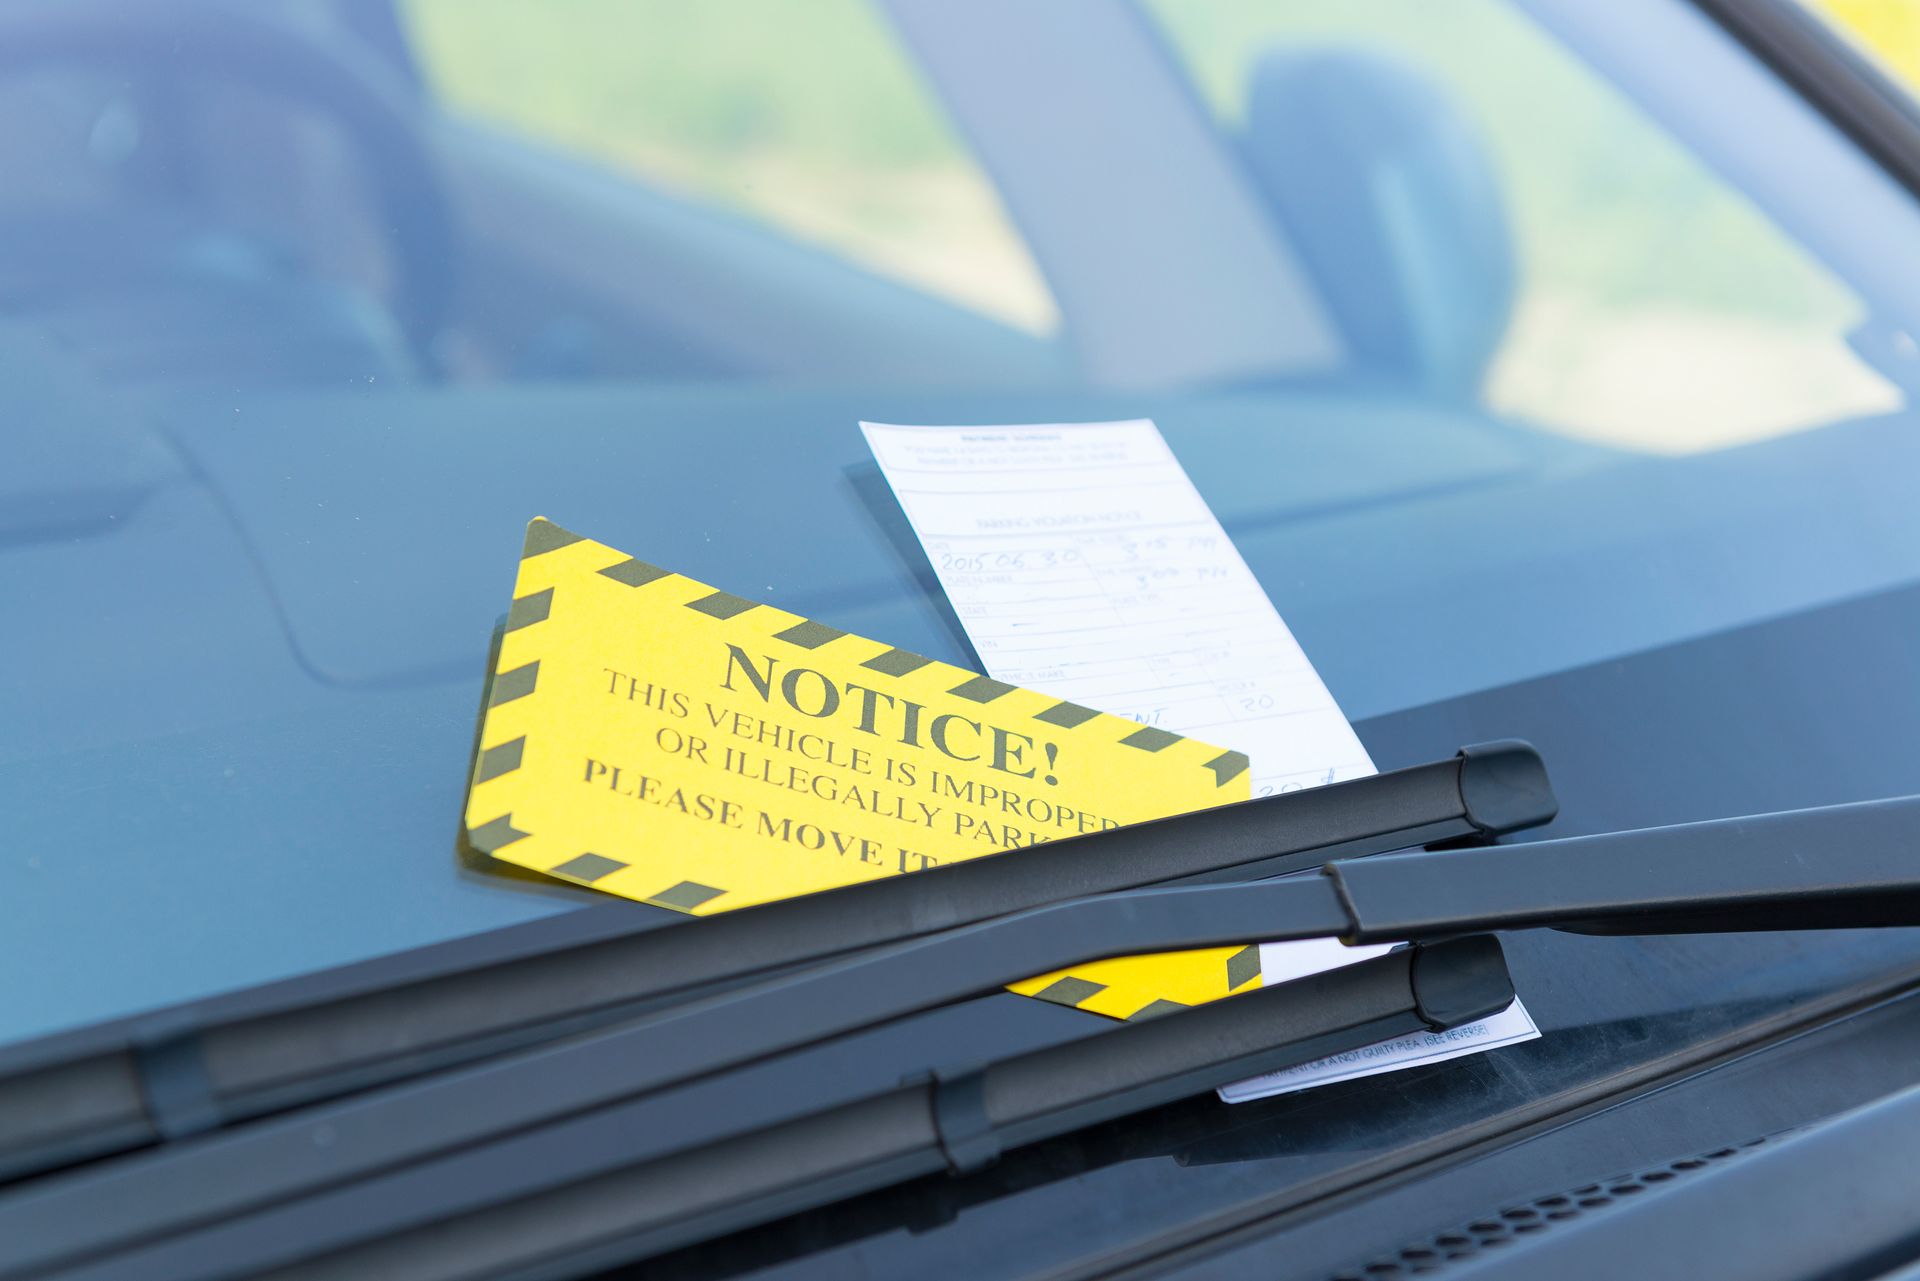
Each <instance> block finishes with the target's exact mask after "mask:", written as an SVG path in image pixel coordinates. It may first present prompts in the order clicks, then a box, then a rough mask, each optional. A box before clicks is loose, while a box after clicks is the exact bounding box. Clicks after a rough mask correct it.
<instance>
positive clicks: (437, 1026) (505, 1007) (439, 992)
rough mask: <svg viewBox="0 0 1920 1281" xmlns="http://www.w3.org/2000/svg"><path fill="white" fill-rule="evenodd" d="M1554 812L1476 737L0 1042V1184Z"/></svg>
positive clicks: (1543, 794) (1522, 748)
mask: <svg viewBox="0 0 1920 1281" xmlns="http://www.w3.org/2000/svg"><path fill="white" fill-rule="evenodd" d="M1555 812H1556V803H1555V801H1554V798H1553V792H1552V789H1551V787H1550V786H1549V785H1548V782H1547V776H1546V771H1545V769H1544V767H1543V766H1542V764H1541V762H1540V758H1539V756H1538V755H1537V754H1536V753H1535V752H1534V750H1533V749H1532V748H1531V747H1529V746H1527V745H1526V744H1524V743H1512V742H1505V743H1492V744H1485V745H1481V746H1477V747H1469V748H1465V749H1463V750H1462V751H1461V752H1460V753H1459V755H1458V756H1456V757H1454V758H1451V759H1448V760H1443V761H1436V762H1433V763H1431V764H1426V765H1418V766H1414V767H1412V768H1409V769H1403V770H1396V771H1393V772H1391V773H1387V774H1380V775H1375V776H1373V777H1370V778H1364V779H1356V780H1353V781H1350V782H1344V783H1337V784H1333V785H1331V786H1328V787H1322V788H1317V789H1313V790H1309V791H1302V792H1295V793H1290V794H1287V795H1284V796H1278V797H1273V798H1270V799H1266V800H1260V801H1251V802H1246V803H1243V804H1239V805H1231V806H1224V807H1221V808H1218V809H1213V810H1206V811H1202V812H1200V813H1196V814H1191V815H1185V816H1182V817H1180V818H1179V819H1178V820H1162V821H1159V822H1152V823H1143V824H1138V825H1136V826H1132V827H1126V828H1120V829H1118V830H1115V831H1111V832H1101V833H1096V834H1093V835H1089V836H1084V837H1077V838H1074V839H1070V840H1061V841H1056V842H1053V843H1050V844H1048V845H1044V846H1039V847H1036V848H1034V849H1030V850H1022V851H1015V852H1013V853H1011V854H1007V855H1002V856H996V857H993V858H986V859H977V860H973V861H970V862H965V863H956V864H952V865H950V866H946V867H940V868H935V869H931V870H929V871H925V872H919V873H915V874H914V875H912V876H910V877H899V878H895V879H891V880H885V881H878V882H874V883H871V884H867V885H861V886H857V887H850V888H848V889H845V890H835V891H830V892H826V893H821V894H814V895H808V896H806V897H804V898H797V899H789V900H785V901H783V902H778V903H768V904H764V905H761V906H757V907H750V908H744V909H741V910H740V911H737V912H731V913H726V914H724V915H719V916H711V917H706V918H703V919H701V920H700V921H698V922H697V923H696V922H684V923H676V924H675V925H674V926H673V927H672V928H663V927H664V926H666V925H667V924H668V923H667V922H663V921H662V920H660V919H659V917H658V916H657V914H655V913H651V912H642V911H637V910H635V909H633V908H632V907H630V906H625V905H619V906H608V907H605V908H598V909H591V910H588V911H583V912H579V913H573V914H569V915H568V916H565V917H561V918H555V919H551V920H546V921H539V922H534V923H532V924H529V925H525V926H519V927H514V928H511V929H507V930H501V931H497V932H495V933H494V934H491V935H487V936H484V937H481V938H476V939H466V940H460V941H458V942H454V943H449V944H443V945H439V946H437V947H430V948H423V949H419V950H416V951H413V952H407V953H402V954H399V955H396V956H393V957H388V958H383V959H381V960H378V961H372V962H367V963H364V964H361V965H356V966H351V967H346V968H344V969H342V970H338V971H332V972H328V973H322V974H317V975H313V976H308V977H305V978H301V979H296V980H292V981H289V982H285V983H278V984H273V985H269V986H267V987H264V988H258V989H253V990H250V991H247V992H242V993H237V994H234V995H231V996H226V997H219V998H214V999H211V1000H205V1001H199V1002H194V1003H192V1004H190V1005H186V1006H182V1007H178V1008H176V1009H173V1010H170V1011H166V1012H164V1013H162V1014H160V1015H156V1016H151V1017H143V1018H137V1019H127V1020H121V1021H119V1022H117V1023H114V1024H110V1025H105V1026H101V1027H95V1028H89V1029H84V1030H82V1031H80V1032H77V1033H71V1034H63V1035H58V1036H54V1037H49V1038H45V1039H43V1040H40V1041H36V1042H30V1043H26V1044H23V1045H18V1046H13V1047H9V1048H7V1049H4V1050H0V1180H4V1179H8V1178H17V1177H20V1176H23V1175H26V1174H30V1173H33V1172H35V1171H38V1170H45V1169H51V1168H54V1167H57V1166H60V1165H66V1164H72V1163H75V1162H78V1161H84V1160H89V1159H94V1158H97V1157H100V1156H103V1155H107V1154H110V1153H113V1152H119V1151H125V1150H128V1149H130V1148H135V1147H139V1146H142V1145H145V1144H149V1143H152V1142H155V1141H158V1140H167V1139H176V1138H183V1137H187V1136H189V1135H193V1134H197V1133H203V1132H206V1131H209V1130H214V1129H218V1128H220V1127H222V1126H225V1125H230V1124H234V1123H236V1122H239V1121H244V1120H246V1119H249V1118H252V1117H258V1116H263V1115H267V1114H269V1113H273V1112H278V1111H283V1110H286V1109H288V1108H293V1107H299V1106H304V1105H307V1104H311V1103H315V1102H318V1101H321V1100H324V1099H327V1098H332V1097H338V1096H341V1095H344V1094H348V1093H351V1092H354V1091H360V1090H366V1089H370V1088H373V1087H377V1086H380V1085H382V1084H387V1083H390V1082H393V1081H397V1080H401V1079H404V1078H407V1077H411V1076H417V1075H420V1074H423V1073H427V1072H432V1071H439V1070H444V1069H446V1068H448V1067H451V1066H454V1065H457V1064H460V1063H465V1062H474V1061H478V1060H480V1059H483V1058H485V1057H487V1056H490V1055H497V1054H500V1053H503V1052H506V1051H510V1050H514V1049H519V1048H524V1047H527V1046H530V1045H534V1044H538V1043H540V1042H542V1041H546V1040H550V1039H553V1038H555V1037H559V1036H563V1035H572V1034H577V1033H580V1032H583V1031H586V1030H588V1029H591V1028H593V1027H597V1026H603V1025H606V1024H608V1023H611V1022H614V1021H618V1020H623V1019H631V1018H632V1017H633V1016H634V1015H635V1014H637V1013H639V1012H642V1011H644V1010H646V1009H648V1008H654V1007H658V1006H659V1005H661V1004H662V1003H665V1002H675V1001H683V1000H685V999H687V998H689V997H690V996H693V995H696V994H698V993H700V992H702V991H711V990H714V989H715V988H716V987H723V986H726V985H729V984H738V983H741V982H743V981H749V980H753V979H756V978H760V977H764V976H766V975H769V974H773V973H778V972H780V971H781V970H783V969H791V968H793V967H794V966H797V965H802V964H806V963H811V962H815V961H819V960H821V959H823V958H827V957H832V956H839V955H850V954H854V953H858V952H860V951H861V950H863V949H872V948H875V947H882V946H889V945H893V944H898V943H900V942H903V941H905V940H910V939H914V938H918V937H923V936H926V935H929V934H932V933H935V932H937V931H940V930H947V929H952V928H955V927H960V926H965V925H969V924H973V923H976V922H981V921H987V920H991V919H995V918H998V917H1002V916H1005V915H1008V914H1010V913H1017V912H1021V911H1025V910H1029V909H1033V908H1038V907H1043V906H1046V905H1048V904H1054V903H1060V902H1064V901H1067V900H1072V899H1078V898H1082V897H1085V896H1088V895H1097V894H1103V893H1108V892H1112V891H1118V890H1130V889H1136V888H1139V887H1142V886H1150V885H1156V884H1170V883H1172V884H1179V883H1201V882H1207V881H1216V880H1223V879H1224V880H1247V879H1249V878H1253V877H1259V876H1271V875H1277V874H1281V873H1286V872H1293V871H1298V870H1301V869H1307V868H1313V867H1317V866H1319V865H1321V864H1323V863H1325V862H1326V861H1327V860H1329V859H1334V858H1353V857H1356V856H1362V855H1369V854H1374V853H1377V852H1380V851H1385V850H1397V849H1406V848H1408V847H1411V846H1420V845H1429V844H1434V843H1439V842H1448V843H1457V842H1461V841H1471V840H1484V839H1487V838H1490V837H1493V836H1496V835H1499V834H1501V833H1506V832H1512V831H1517V830H1520V829H1522V828H1526V827H1531V826H1535V825H1537V824H1540V823H1544V822H1546V821H1548V820H1549V819H1551V818H1552V817H1553V816H1554V813H1555ZM1257 937H1258V935H1257V934H1248V935H1247V936H1246V937H1245V938H1244V939H1242V940H1239V941H1242V942H1250V941H1253V940H1254V939H1256V938H1257ZM1223 941H1232V940H1223ZM1044 968H1047V967H1042V969H1044ZM1040 972H1042V971H1041V970H1039V969H1037V970H1034V971H1033V973H1040ZM1022 977H1026V976H1025V975H1020V974H1014V975H1010V976H1009V979H1010V980H1011V979H1019V978H1022Z"/></svg>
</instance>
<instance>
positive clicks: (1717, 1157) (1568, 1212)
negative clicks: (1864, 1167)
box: [1327, 1134, 1783, 1281]
mask: <svg viewBox="0 0 1920 1281" xmlns="http://www.w3.org/2000/svg"><path fill="white" fill-rule="evenodd" d="M1781 1137H1783V1135H1779V1134H1776V1135H1767V1136H1764V1137H1761V1138H1758V1139H1753V1140H1751V1141H1749V1142H1747V1143H1742V1144H1740V1145H1738V1146H1737V1147H1726V1148H1715V1149H1714V1150H1713V1151H1711V1152H1702V1153H1700V1154H1699V1155H1697V1156H1689V1157H1682V1158H1680V1159H1679V1160H1676V1161H1669V1162H1668V1163H1667V1164H1665V1165H1661V1166H1655V1167H1653V1168H1651V1169H1647V1170H1643V1171H1641V1172H1640V1173H1637V1174H1623V1175H1620V1176H1618V1177H1616V1178H1611V1179H1601V1180H1599V1181H1598V1182H1595V1183H1585V1184H1582V1185H1581V1186H1579V1187H1577V1188H1571V1189H1569V1190H1567V1191H1565V1192H1557V1193H1555V1194H1553V1195H1552V1196H1544V1197H1541V1198H1539V1199H1538V1200H1535V1201H1528V1202H1526V1203H1525V1204H1523V1205H1515V1206H1509V1207H1508V1208H1506V1209H1504V1210H1500V1211H1498V1212H1496V1213H1494V1214H1489V1215H1485V1216H1483V1217H1481V1218H1478V1219H1475V1220H1473V1221H1472V1222H1470V1223H1467V1224H1465V1225H1463V1226H1461V1227H1459V1228H1455V1229H1452V1230H1451V1231H1447V1232H1441V1233H1437V1234H1435V1235H1434V1236H1431V1237H1428V1238H1426V1239H1424V1240H1421V1241H1416V1242H1414V1243H1412V1244H1410V1245H1406V1246H1402V1247H1401V1248H1400V1249H1399V1250H1396V1251H1394V1252H1393V1253H1392V1254H1387V1255H1382V1256H1380V1257H1379V1258H1376V1259H1374V1260H1372V1261H1370V1262H1368V1263H1365V1264H1362V1265H1361V1266H1359V1267H1357V1268H1347V1269H1344V1270H1342V1271H1339V1272H1336V1273H1334V1274H1333V1275H1332V1276H1330V1277H1329V1278H1328V1279H1327V1281H1401V1278H1406V1277H1431V1276H1437V1275H1441V1274H1443V1273H1446V1272H1448V1271H1450V1270H1451V1269H1452V1268H1453V1267H1454V1266H1455V1265H1456V1264H1459V1263H1463V1262H1465V1261H1467V1260H1469V1259H1472V1258H1474V1257H1476V1256H1477V1255H1479V1254H1480V1253H1481V1252H1483V1251H1486V1250H1495V1249H1499V1248H1500V1247H1502V1246H1505V1245H1508V1244H1510V1243H1512V1242H1515V1241H1522V1240H1526V1239H1527V1238H1529V1237H1534V1236H1538V1235H1540V1234H1541V1233H1544V1232H1551V1231H1553V1230H1554V1229H1555V1228H1557V1227H1560V1226H1561V1225H1563V1224H1566V1223H1571V1222H1572V1221H1573V1220H1575V1219H1578V1218H1581V1217H1583V1216H1585V1215H1588V1214H1592V1213H1594V1212H1595V1211H1599V1210H1604V1209H1606V1208H1607V1207H1609V1206H1611V1205H1613V1204H1615V1203H1616V1202H1619V1201H1625V1200H1630V1199H1633V1198H1636V1197H1640V1196H1644V1195H1646V1194H1648V1193H1651V1192H1656V1191H1659V1190H1660V1189H1662V1188H1664V1187H1667V1186H1669V1185H1670V1184H1673V1183H1675V1182H1677V1181H1679V1180H1681V1179H1683V1178H1686V1177H1687V1176H1688V1175H1690V1174H1697V1173H1699V1172H1700V1171H1701V1170H1705V1169H1708V1168H1709V1167H1711V1166H1715V1165H1719V1164H1721V1163H1722V1162H1725V1161H1729V1160H1731V1159H1733V1158H1735V1157H1738V1156H1742V1155H1744V1154H1746V1153H1748V1152H1751V1151H1752V1150H1753V1149H1755V1148H1757V1147H1759V1146H1760V1145H1762V1144H1764V1143H1768V1142H1771V1141H1772V1140H1774V1139H1778V1138H1781Z"/></svg>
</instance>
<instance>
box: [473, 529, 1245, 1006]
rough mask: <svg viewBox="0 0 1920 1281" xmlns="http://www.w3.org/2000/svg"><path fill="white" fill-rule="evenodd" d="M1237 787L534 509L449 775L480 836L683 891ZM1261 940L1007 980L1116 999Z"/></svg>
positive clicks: (1207, 769)
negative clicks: (472, 727) (463, 772)
mask: <svg viewBox="0 0 1920 1281" xmlns="http://www.w3.org/2000/svg"><path fill="white" fill-rule="evenodd" d="M1247 796H1248V771H1247V758H1246V757H1245V756H1244V755H1242V754H1241V753H1239V752H1235V751H1230V750H1228V749H1225V748H1221V747H1217V746H1214V745H1212V744H1208V743H1202V742H1199V741H1197V740H1194V739H1190V738H1183V737H1181V736H1179V735H1177V734H1171V733H1168V732H1166V731H1164V730H1159V729H1152V728H1147V727H1143V726H1140V725H1137V724H1135V723H1134V722H1132V721H1129V720H1126V719H1124V718H1121V717H1118V716H1111V715H1107V714H1105V713H1102V712H1096V711H1093V710H1091V709H1090V708H1085V707H1080V706H1077V705H1076V704H1073V703H1067V702H1062V701H1061V700H1059V699H1057V698H1049V697H1047V696H1046V695H1044V694H1039V693H1035V692H1034V691H1032V690H1026V689H1020V688H1018V687H1016V686H1012V685H1007V684H1003V683H1002V682H1000V681H995V680H991V679H989V678H988V677H985V676H981V675H979V674H977V673H974V672H969V671H965V670H963V669H961V668H958V667H952V666H949V665H948V664H946V663H941V662H936V661H935V660H933V659H930V658H927V657H924V656H923V655H920V654H914V653H910V652H908V651H906V650H902V649H896V648H894V647H893V646H890V645H887V644H885V643H883V642H881V641H874V640H866V639H863V638H862V637H859V636H853V635H850V634H848V633H846V632H842V631H839V630H837V629H835V628H832V627H828V626H826V625H825V624H822V623H817V622H813V621H811V620H809V619H805V618H801V617H799V616H797V615H794V614H789V613H786V612H785V611H782V610H779V609H775V608H774V607H772V606H770V605H762V604H757V603H755V602H753V601H750V600H746V599H744V598H742V597H739V596H734V595H730V594H729V593H727V592H724V591H720V590H717V589H715V588H713V587H710V586H708V585H707V584H705V583H699V582H695V581H694V580H693V579H690V578H687V577H685V576H683V575H680V574H676V573H673V572H672V571H670V570H666V569H662V568H660V567H659V566H656V565H650V564H648V563H646V562H645V561H641V560H637V559H635V558H634V557H632V556H628V555H626V554H625V553H622V552H618V551H615V550H614V549H613V548H611V547H607V546H605V545H604V544H601V543H596V542H594V541H592V540H591V539H587V538H583V537H581V536H579V535H578V534H573V533H570V532H568V531H567V530H564V529H562V528H561V527H560V526H558V525H555V524H553V523H552V522H550V521H547V520H545V519H536V520H534V521H533V522H532V523H531V524H530V525H529V526H528V527H527V539H526V546H525V549H524V552H523V554H522V558H521V561H520V571H519V576H518V581H517V582H516V583H515V585H514V594H513V603H512V606H511V608H510V609H509V610H508V613H507V620H506V627H505V630H504V633H503V634H502V636H501V639H500V649H499V656H498V659H497V662H496V666H495V670H494V673H493V679H492V683H491V689H490V693H489V696H488V706H487V708H486V712H485V718H484V721H483V723H482V726H481V732H480V740H479V750H478V751H477V753H476V755H475V758H474V769H473V777H472V783H471V786H470V789H469V792H468V797H467V810H466V839H467V844H468V845H469V847H470V848H471V849H472V850H474V851H475V852H478V853H481V854H485V855H488V856H491V857H492V858H495V859H500V860H502V861H504V862H507V863H511V864H514V865H517V866H519V867H523V868H528V869H531V870H533V871H537V872H542V873H545V874H547V875H549V876H553V877H557V878H559V879H561V880H565V881H571V882H575V883H577V884H581V885H590V886H592V887H593V888H595V889H598V890H604V891H607V892H608V893H612V894H618V895H621V896H623V897H626V898H630V899H638V900H641V901H643V902H647V903H653V904H656V905H658V906H661V907H668V908H672V909H674V910H676V911H681V912H688V913H691V914H693V915H696V916H700V915H705V914H707V913H709V912H724V911H727V910H729V909H731V908H736V907H744V906H747V905H748V904H752V903H762V902H766V901H768V900H771V899H779V898H788V897H791V896H793V895H797V894H806V893H811V892H814V891H816V890H823V889H831V888H834V887H836V886H841V885H850V884H855V883H857V882H860V881H866V880H873V879H876V878H879V877H885V876H897V875H900V874H902V873H908V872H914V871H918V870H920V869H923V868H928V867H934V866H937V865H939V864H942V863H948V862H953V861H956V860H959V859H968V858H978V857H981V856H984V855H989V854H994V853H998V852H1000V851H1002V850H1008V849H1017V848H1021V847H1024V846H1029V845H1035V844H1039V843H1041V842H1044V841H1050V840H1055V839H1058V838H1060V837H1065V836H1075V835H1079V834H1081V833H1085V832H1094V831H1101V830H1104V829H1107V828H1112V827H1118V826H1120V825H1122V824H1127V823H1137V822H1142V821H1144V820H1146V819H1152V818H1161V817H1164V816H1166V815H1169V814H1177V813H1183V812H1185V811H1188V810H1195V809H1202V808H1205V807H1207V806H1212V805H1219V804H1224V803H1226V802H1230V801H1243V800H1246V799H1247ZM1259 968H1260V967H1259V957H1258V950H1257V948H1254V947H1251V946H1248V947H1244V948H1209V949H1206V950H1205V951H1199V952H1181V953H1175V954H1170V955H1161V956H1152V957H1128V958H1121V959H1116V960H1107V961H1101V962H1097V963H1094V964H1090V965H1084V966H1076V967H1074V968H1073V969H1072V970H1070V971H1065V972H1062V973H1059V974H1049V975H1041V976H1038V977H1036V978H1033V979H1029V980H1027V981H1026V982H1024V983H1019V984H1015V985H1014V987H1013V990H1014V991H1017V992H1021V993H1023V994H1026V995H1031V996H1039V997H1041V998H1043V999H1047V1000H1054V1001H1059V1002H1062V1003H1064V1004H1069V1005H1074V1006H1077V1007H1079V1008H1081V1009H1086V1010H1091V1011H1094V1012H1096V1013H1100V1014H1106V1015H1109V1016H1112V1017H1116V1018H1136V1017H1141V1016H1143V1015H1152V1014H1157V1013H1161V1012H1164V1011H1166V1010H1169V1009H1172V1008H1175V1007H1178V1006H1181V1005H1192V1004H1196V1003H1198V1002H1200V1001H1205V1000H1211V999H1214V998H1216V997H1220V996H1226V995H1228V994H1229V993H1231V992H1234V991H1240V990H1244V989H1246V988H1248V987H1251V986H1256V985H1257V984H1258V981H1259Z"/></svg>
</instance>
